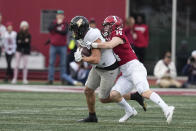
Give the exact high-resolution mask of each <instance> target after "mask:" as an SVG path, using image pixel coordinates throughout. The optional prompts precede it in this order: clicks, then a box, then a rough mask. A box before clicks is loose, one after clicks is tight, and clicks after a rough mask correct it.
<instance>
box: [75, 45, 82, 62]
mask: <svg viewBox="0 0 196 131" xmlns="http://www.w3.org/2000/svg"><path fill="white" fill-rule="evenodd" d="M74 58H75V61H76V62H80V61H81V60H82V48H78V49H77V51H76V52H75V53H74Z"/></svg>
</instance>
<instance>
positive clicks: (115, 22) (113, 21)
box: [102, 16, 123, 38]
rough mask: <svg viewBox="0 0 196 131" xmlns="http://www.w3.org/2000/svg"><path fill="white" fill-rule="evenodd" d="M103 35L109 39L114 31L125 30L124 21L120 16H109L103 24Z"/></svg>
mask: <svg viewBox="0 0 196 131" xmlns="http://www.w3.org/2000/svg"><path fill="white" fill-rule="evenodd" d="M103 26H104V28H103V30H102V35H103V36H104V37H105V38H107V37H108V36H109V35H110V34H111V32H112V31H114V30H118V29H120V28H123V22H122V19H121V18H119V17H118V16H108V17H107V18H105V20H104V22H103Z"/></svg>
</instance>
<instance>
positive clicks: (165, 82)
mask: <svg viewBox="0 0 196 131" xmlns="http://www.w3.org/2000/svg"><path fill="white" fill-rule="evenodd" d="M159 85H160V87H162V88H168V87H169V86H171V82H170V80H169V79H166V78H163V79H160V81H159Z"/></svg>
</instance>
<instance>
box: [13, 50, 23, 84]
mask: <svg viewBox="0 0 196 131" xmlns="http://www.w3.org/2000/svg"><path fill="white" fill-rule="evenodd" d="M21 55H22V54H21V53H20V52H16V55H15V62H16V63H15V64H16V66H15V69H14V78H13V80H12V83H13V84H14V83H16V82H17V78H18V68H19V65H20V60H21Z"/></svg>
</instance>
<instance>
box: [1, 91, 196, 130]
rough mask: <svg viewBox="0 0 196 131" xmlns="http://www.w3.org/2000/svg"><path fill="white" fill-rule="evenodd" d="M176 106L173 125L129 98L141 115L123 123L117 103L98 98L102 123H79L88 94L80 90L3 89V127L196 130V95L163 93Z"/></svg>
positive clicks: (151, 108) (154, 108) (156, 110)
mask: <svg viewBox="0 0 196 131" xmlns="http://www.w3.org/2000/svg"><path fill="white" fill-rule="evenodd" d="M163 98H164V99H165V101H166V102H168V103H170V104H172V105H174V106H176V111H175V113H174V118H173V121H172V123H171V125H169V126H168V125H167V124H166V122H165V118H164V116H163V113H162V111H161V110H160V109H159V108H158V107H157V106H156V105H154V104H153V103H152V102H150V101H147V103H148V111H147V112H146V113H145V112H144V111H143V110H142V109H141V108H140V106H139V105H138V104H137V103H135V102H133V101H129V103H130V104H132V105H133V106H134V107H135V108H136V109H137V111H138V113H139V114H138V115H137V116H136V117H134V118H132V119H129V120H128V121H127V123H123V124H120V123H118V119H119V118H120V117H121V116H122V115H124V112H123V110H122V109H120V107H119V106H118V105H116V104H115V103H113V104H102V103H100V102H98V101H97V103H96V109H97V116H98V118H99V123H93V124H92V123H78V122H76V120H78V119H80V118H83V117H86V116H87V114H88V111H87V108H86V103H85V97H84V95H83V94H80V93H77V94H76V93H24V92H23V93H20V92H0V130H1V131H2V130H3V131H4V130H6V131H7V130H16V131H30V130H47V131H57V130H64V131H97V130H99V131H144V130H148V131H186V130H187V131H196V97H195V96H194V97H193V96H163Z"/></svg>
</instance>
